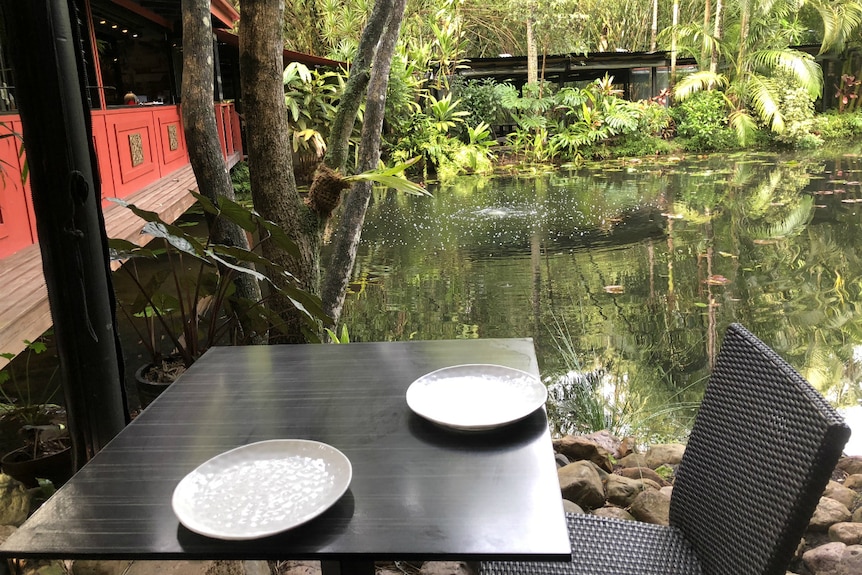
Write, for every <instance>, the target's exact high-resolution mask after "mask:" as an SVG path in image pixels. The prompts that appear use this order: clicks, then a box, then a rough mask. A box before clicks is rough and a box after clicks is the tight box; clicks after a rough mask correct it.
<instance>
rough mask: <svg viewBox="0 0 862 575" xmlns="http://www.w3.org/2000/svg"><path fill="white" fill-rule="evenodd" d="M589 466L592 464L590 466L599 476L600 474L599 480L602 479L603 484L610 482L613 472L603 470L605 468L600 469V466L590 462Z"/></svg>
mask: <svg viewBox="0 0 862 575" xmlns="http://www.w3.org/2000/svg"><path fill="white" fill-rule="evenodd" d="M589 464H590V465H592V466H593V469H595V470H596V473H598V474H599V479H601V480H602V483H604V482H605V481H607V480H608V475H610V474H611V472H610V471H608V470H606V469H603V468H601V467H599V466H598V465H596V464H595V463H593V462H592V461H590V462H589Z"/></svg>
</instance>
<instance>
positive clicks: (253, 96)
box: [239, 0, 320, 343]
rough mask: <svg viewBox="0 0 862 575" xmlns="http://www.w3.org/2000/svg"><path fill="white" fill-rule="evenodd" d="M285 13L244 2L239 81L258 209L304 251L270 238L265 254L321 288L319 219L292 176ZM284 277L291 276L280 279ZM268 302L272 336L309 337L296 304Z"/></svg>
mask: <svg viewBox="0 0 862 575" xmlns="http://www.w3.org/2000/svg"><path fill="white" fill-rule="evenodd" d="M283 17H284V1H283V0H244V1H243V4H242V21H241V22H240V32H239V49H240V83H241V92H242V101H243V109H244V111H245V119H246V144H247V149H248V168H249V181H250V184H251V191H252V200H253V201H254V207H255V209H256V210H257V211H258V213H260V214H261V215H262V216H263V217H264V218H266V219H268V220H270V221H273V222H275V223H276V224H278V225H279V226H280V227H281V228H282V229H283V230H284V231H285V233H287V234H288V236H289V237H290V238H291V239H293V241H294V242H295V243H296V245H297V246H298V248H299V255H298V256H291V255H290V254H289V253H286V252H285V251H284V250H282V249H280V248H278V246H276V245H274V244H273V243H270V242H265V243H264V244H263V255H264V256H265V257H267V258H268V259H270V260H271V261H272V262H274V263H275V264H276V265H278V266H283V267H284V268H285V269H287V270H288V271H290V273H292V274H293V275H294V277H295V278H296V281H297V283H298V285H299V287H300V288H302V289H304V290H306V291H308V292H310V293H317V287H318V282H319V275H320V261H319V252H320V234H319V232H318V229H319V227H320V223H319V221H318V217H317V214H316V213H314V212H313V211H311V210H309V209H308V208H307V207H306V206H305V205H303V202H302V199H301V198H300V195H299V191H298V190H297V187H296V180H295V179H294V175H293V159H292V156H291V145H290V134H289V131H288V124H287V110H286V108H285V105H284V85H283V82H282V71H283V61H282V57H283V56H282V54H283V44H282V31H281V22H282V19H283ZM276 277H279V276H276ZM273 279H275V278H273ZM279 281H287V280H286V278H280V279H279ZM269 303H270V309H271V310H272V311H274V312H276V313H278V314H279V315H280V316H281V317H282V318H283V321H284V325H282V326H280V329H281V330H282V331H283V333H284V334H285V335H284V336H283V337H280V336H277V335H275V334H274V333H273V334H271V336H272V340H273V341H279V342H291V343H299V342H302V341H304V340H305V338H304V337H303V335H302V329H303V326H304V321H303V319H302V317H301V316H300V315H299V312H298V311H297V310H296V309H295V307H294V306H293V303H292V302H291V301H290V300H289V299H288V298H287V297H284V296H281V295H276V296H274V297H272V298H270V300H269Z"/></svg>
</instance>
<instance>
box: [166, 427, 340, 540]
mask: <svg viewBox="0 0 862 575" xmlns="http://www.w3.org/2000/svg"><path fill="white" fill-rule="evenodd" d="M352 476H353V468H352V467H351V465H350V461H349V460H348V459H347V457H345V456H344V454H343V453H341V452H340V451H338V450H337V449H335V448H334V447H332V446H330V445H327V444H325V443H319V442H317V441H308V440H304V439H273V440H270V441H261V442H258V443H252V444H249V445H244V446H242V447H237V448H236V449H232V450H230V451H226V452H225V453H222V454H220V455H217V456H215V457H213V458H212V459H210V460H208V461H206V462H204V463H202V464H201V465H200V466H199V467H198V468H197V469H195V470H194V471H192V472H191V473H189V474H188V475H186V476H185V477H184V478H183V479H182V481H180V482H179V484H178V485H177V487H176V488H175V489H174V495H173V498H172V500H171V505H172V506H173V508H174V513H176V515H177V517H178V518H179V520H180V522H181V523H182V524H183V525H185V526H186V527H188V528H189V529H190V530H191V531H194V532H195V533H200V534H201V535H206V536H208V537H215V538H217V539H231V540H239V539H256V538H258V537H266V536H268V535H273V534H275V533H280V532H281V531H285V530H287V529H291V528H292V527H296V526H297V525H301V524H303V523H305V522H306V521H309V520H311V519H313V518H315V517H317V516H318V515H320V514H321V513H323V512H324V511H326V510H327V509H329V507H331V506H332V505H333V504H334V503H335V502H336V501H338V499H339V498H340V497H341V496H342V495H344V492H345V491H347V487H348V486H349V485H350V479H351V477H352Z"/></svg>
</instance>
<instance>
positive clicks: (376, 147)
mask: <svg viewBox="0 0 862 575" xmlns="http://www.w3.org/2000/svg"><path fill="white" fill-rule="evenodd" d="M406 5H407V0H395V3H394V6H393V8H392V13H391V15H390V17H389V22H388V23H387V24H386V29H385V30H384V32H383V37H382V38H381V39H380V44H379V46H378V48H377V54H376V55H375V57H374V65H373V66H372V68H371V78H370V81H369V83H368V97H367V98H366V104H365V118H364V121H363V124H362V139H361V141H360V143H359V166H358V167H357V168H358V170H359V171H360V172H364V171H367V170H373V169H374V168H376V167H377V164H378V162H379V161H380V139H381V131H382V129H383V116H384V112H385V108H386V89H387V86H388V85H389V70H390V68H391V66H392V56H393V54H394V53H395V46H396V44H397V42H398V33H399V30H400V29H401V21H402V18H403V16H404V9H405V7H406ZM371 188H372V183H371V182H369V181H361V182H357V183H356V184H355V185H354V186H353V190H352V191H351V193H350V194H349V195H348V196H347V200H346V202H345V206H344V211H343V212H342V215H341V220H340V222H339V227H338V231H337V233H336V235H335V239H334V241H333V246H332V257H331V259H330V262H329V265H328V267H327V270H326V278H325V281H324V284H323V289H322V291H321V297H322V299H323V310H324V311H325V312H326V314H327V315H328V316H329V317H330V318H331V319H332V327H333V328H335V326H337V325H338V320H339V318H340V316H341V310H342V308H343V307H344V297H345V295H346V292H347V284H348V282H349V281H350V275H351V274H352V273H353V265H354V263H355V262H356V251H357V249H358V247H359V239H360V236H361V234H362V225H363V223H364V222H365V212H366V211H367V209H368V202H369V200H370V199H371Z"/></svg>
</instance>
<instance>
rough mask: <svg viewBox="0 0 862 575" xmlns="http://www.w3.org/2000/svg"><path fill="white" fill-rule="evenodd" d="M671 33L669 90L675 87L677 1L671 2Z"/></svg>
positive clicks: (677, 33) (677, 24) (677, 23)
mask: <svg viewBox="0 0 862 575" xmlns="http://www.w3.org/2000/svg"><path fill="white" fill-rule="evenodd" d="M672 25H673V31H672V33H671V36H670V82H669V84H670V88H671V90H673V87H674V86H675V85H676V48H677V37H678V35H679V32H678V31H677V26H679V0H673V23H672Z"/></svg>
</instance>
